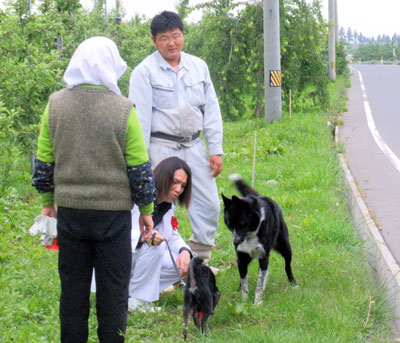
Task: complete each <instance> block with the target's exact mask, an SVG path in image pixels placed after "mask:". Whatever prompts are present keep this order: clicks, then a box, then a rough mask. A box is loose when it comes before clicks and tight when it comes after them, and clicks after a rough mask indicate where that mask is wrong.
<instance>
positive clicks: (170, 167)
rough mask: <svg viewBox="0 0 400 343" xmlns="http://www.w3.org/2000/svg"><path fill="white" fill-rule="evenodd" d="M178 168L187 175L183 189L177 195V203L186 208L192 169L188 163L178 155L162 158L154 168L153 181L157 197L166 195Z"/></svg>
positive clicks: (189, 194)
mask: <svg viewBox="0 0 400 343" xmlns="http://www.w3.org/2000/svg"><path fill="white" fill-rule="evenodd" d="M178 169H183V170H184V171H185V173H186V175H187V182H186V187H185V190H184V191H183V192H182V194H181V195H180V196H179V197H178V203H179V204H180V205H182V206H185V207H186V208H188V207H189V204H190V199H191V197H192V171H191V170H190V167H189V166H188V164H187V163H186V162H185V161H184V160H181V159H180V158H178V157H175V156H172V157H168V158H166V159H165V160H162V161H161V162H160V163H159V164H158V165H157V167H156V168H155V169H154V171H153V174H154V181H155V184H156V188H157V195H158V197H159V198H164V197H167V196H168V194H169V191H170V189H171V186H172V184H173V183H174V174H175V171H177V170H178Z"/></svg>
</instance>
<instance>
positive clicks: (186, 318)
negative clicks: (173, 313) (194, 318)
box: [183, 304, 192, 341]
mask: <svg viewBox="0 0 400 343" xmlns="http://www.w3.org/2000/svg"><path fill="white" fill-rule="evenodd" d="M191 314H192V307H191V305H189V304H185V305H184V308H183V320H184V323H185V328H184V331H183V339H184V340H185V341H186V337H187V326H188V321H189V317H190V316H191Z"/></svg>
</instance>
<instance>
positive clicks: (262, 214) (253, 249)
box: [222, 174, 296, 305]
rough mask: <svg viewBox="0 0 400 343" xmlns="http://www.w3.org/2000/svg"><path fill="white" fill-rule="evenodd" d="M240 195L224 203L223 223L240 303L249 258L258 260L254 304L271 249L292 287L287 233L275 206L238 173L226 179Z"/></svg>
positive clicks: (245, 288)
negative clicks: (236, 274)
mask: <svg viewBox="0 0 400 343" xmlns="http://www.w3.org/2000/svg"><path fill="white" fill-rule="evenodd" d="M229 179H230V180H231V181H233V182H234V183H235V185H236V187H237V189H238V190H239V192H240V193H241V194H242V196H243V197H242V198H238V197H236V196H233V197H232V199H228V198H226V197H225V196H224V195H223V194H222V199H223V201H224V205H225V208H224V220H225V224H226V225H227V226H228V228H229V230H231V231H232V234H233V244H234V245H235V251H236V255H237V263H238V268H239V274H240V289H241V290H242V300H243V301H246V300H247V298H248V295H249V286H248V279H247V268H248V265H249V263H250V262H251V260H252V259H253V258H257V259H258V261H259V270H258V281H257V287H256V293H255V298H254V304H256V305H259V304H261V303H262V297H263V293H264V289H265V284H266V281H267V277H268V263H269V256H270V252H271V250H272V249H274V250H276V251H278V252H279V253H280V254H281V255H282V256H283V258H284V259H285V270H286V275H287V277H288V279H289V282H290V283H291V284H292V285H296V281H295V279H294V277H293V274H292V268H291V261H292V250H291V247H290V243H289V232H288V229H287V226H286V223H285V221H284V219H283V215H282V211H281V209H280V207H279V205H278V204H277V203H276V202H275V201H274V200H272V199H271V198H268V197H263V196H260V195H259V194H258V193H257V192H256V191H255V190H254V189H253V188H251V187H249V186H248V185H247V184H246V183H245V182H244V181H243V180H242V177H241V176H240V175H238V174H233V175H231V176H230V177H229Z"/></svg>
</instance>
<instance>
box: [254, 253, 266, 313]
mask: <svg viewBox="0 0 400 343" xmlns="http://www.w3.org/2000/svg"><path fill="white" fill-rule="evenodd" d="M259 263H260V267H259V268H258V279H257V287H256V293H255V296H254V305H257V306H258V305H260V304H261V303H262V301H263V300H262V299H263V295H264V290H265V285H266V283H267V279H268V272H269V270H268V263H269V255H268V256H266V257H264V258H262V259H259Z"/></svg>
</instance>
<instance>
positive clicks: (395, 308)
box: [335, 127, 400, 337]
mask: <svg viewBox="0 0 400 343" xmlns="http://www.w3.org/2000/svg"><path fill="white" fill-rule="evenodd" d="M339 138H340V132H339V128H338V127H336V130H335V141H336V144H337V143H338V142H339V141H340V139H339ZM338 156H339V160H340V164H341V166H342V169H343V171H344V177H345V181H346V183H347V185H348V186H349V191H348V192H347V200H348V205H349V207H350V211H351V214H352V217H353V221H354V226H355V229H356V231H357V234H358V235H359V236H360V237H361V238H362V239H364V240H365V241H366V245H365V247H366V249H367V251H366V252H367V257H368V262H369V264H370V266H371V269H372V272H373V275H374V277H376V278H377V279H378V280H379V281H380V283H381V284H382V285H383V286H384V287H385V290H386V296H387V299H388V302H389V304H391V306H392V313H391V314H392V315H393V318H394V319H393V321H392V327H393V331H394V334H395V335H396V336H397V337H400V267H399V265H398V264H397V263H396V261H395V259H394V257H393V255H392V253H391V252H390V250H389V249H388V247H387V246H386V244H385V241H384V240H383V237H382V235H381V234H380V232H379V229H378V228H377V227H376V225H375V223H374V221H373V220H372V218H371V216H370V214H369V211H368V208H367V206H366V204H365V202H364V200H363V199H362V197H361V195H360V193H359V191H358V189H357V186H356V183H355V181H354V179H353V176H352V174H351V172H350V169H349V168H348V165H347V162H346V159H345V157H344V155H343V154H338Z"/></svg>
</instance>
